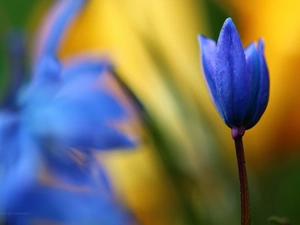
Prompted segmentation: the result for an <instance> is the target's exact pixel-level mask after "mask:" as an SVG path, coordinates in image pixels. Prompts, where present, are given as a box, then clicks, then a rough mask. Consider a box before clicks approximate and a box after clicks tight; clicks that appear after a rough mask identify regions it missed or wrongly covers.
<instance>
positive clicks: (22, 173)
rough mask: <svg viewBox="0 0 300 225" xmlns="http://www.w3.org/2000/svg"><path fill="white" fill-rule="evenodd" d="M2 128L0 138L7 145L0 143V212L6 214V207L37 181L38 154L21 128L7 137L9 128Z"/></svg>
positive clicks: (26, 133) (28, 136) (31, 140)
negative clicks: (4, 139) (4, 140)
mask: <svg viewBox="0 0 300 225" xmlns="http://www.w3.org/2000/svg"><path fill="white" fill-rule="evenodd" d="M2 128H3V127H2ZM2 128H1V136H2V135H4V136H3V137H4V138H6V142H7V143H9V145H7V144H3V142H1V154H0V155H1V160H0V167H1V170H2V171H1V174H0V183H1V188H0V211H1V212H7V211H6V209H7V206H8V205H10V204H13V203H14V202H15V201H17V200H18V199H19V196H20V195H22V193H23V191H24V189H26V188H28V187H30V186H31V185H32V183H34V182H36V180H37V179H38V170H39V169H38V168H39V160H38V155H39V153H38V151H37V148H36V145H35V143H34V142H33V139H32V137H31V136H30V135H29V133H28V132H27V131H25V130H24V129H23V128H21V126H20V128H19V127H18V129H17V130H15V129H14V132H13V133H11V135H9V136H7V134H8V133H7V132H8V131H9V129H10V128H7V127H6V128H5V129H4V130H3V129H2ZM9 133H10V132H9Z"/></svg>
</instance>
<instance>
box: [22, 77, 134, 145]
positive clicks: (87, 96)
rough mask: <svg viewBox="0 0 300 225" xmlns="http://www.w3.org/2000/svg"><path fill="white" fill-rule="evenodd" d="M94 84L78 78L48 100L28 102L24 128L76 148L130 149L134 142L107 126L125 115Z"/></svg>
mask: <svg viewBox="0 0 300 225" xmlns="http://www.w3.org/2000/svg"><path fill="white" fill-rule="evenodd" d="M96 82H97V80H96V79H95V78H94V77H90V76H87V77H84V76H82V77H78V78H77V79H73V80H72V81H69V82H67V83H66V84H65V85H63V86H62V87H61V88H60V89H59V91H58V92H57V93H55V94H53V95H52V96H50V100H49V99H47V98H46V99H44V98H40V99H39V101H34V102H31V103H30V104H28V105H29V106H27V108H26V110H25V111H24V118H25V119H24V120H25V121H27V126H28V127H30V128H31V130H32V132H33V133H35V134H36V135H38V136H39V137H51V140H52V139H53V140H58V141H61V142H62V143H64V144H65V145H69V146H71V147H75V148H98V149H107V148H108V147H111V148H116V147H126V148H127V147H132V146H133V142H132V141H131V140H129V139H128V138H127V137H126V136H125V135H122V134H120V133H119V132H117V131H116V130H115V129H114V128H112V127H111V126H110V124H109V122H111V121H112V120H115V119H125V118H126V111H124V109H123V108H122V107H121V106H120V104H119V103H118V102H117V101H116V100H115V99H114V98H112V97H111V96H110V95H108V93H105V92H104V91H101V90H100V89H99V87H97V86H96V85H95V83H96ZM51 97H52V98H51Z"/></svg>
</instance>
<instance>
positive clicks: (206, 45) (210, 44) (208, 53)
mask: <svg viewBox="0 0 300 225" xmlns="http://www.w3.org/2000/svg"><path fill="white" fill-rule="evenodd" d="M198 41H199V44H200V48H201V59H202V69H203V72H204V76H205V80H206V83H207V85H208V87H209V90H210V94H211V97H212V99H213V101H214V104H215V106H216V108H217V110H218V112H219V114H220V115H221V117H222V119H223V120H224V121H226V118H225V116H224V112H223V111H222V108H221V106H220V102H219V97H218V94H217V90H216V84H215V67H216V65H215V64H216V50H217V47H216V42H215V41H214V40H212V39H209V38H206V37H204V36H203V35H199V36H198Z"/></svg>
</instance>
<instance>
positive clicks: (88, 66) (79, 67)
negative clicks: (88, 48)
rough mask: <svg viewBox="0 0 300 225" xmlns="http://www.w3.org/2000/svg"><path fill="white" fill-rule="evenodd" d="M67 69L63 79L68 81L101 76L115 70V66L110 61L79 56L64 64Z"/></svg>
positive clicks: (63, 73) (63, 72) (64, 70)
mask: <svg viewBox="0 0 300 225" xmlns="http://www.w3.org/2000/svg"><path fill="white" fill-rule="evenodd" d="M64 65H65V67H64V69H63V71H62V75H61V76H62V79H63V80H64V81H68V80H69V79H74V78H77V77H78V76H87V75H91V76H98V77H99V76H101V75H102V74H104V72H106V71H110V70H111V69H113V66H112V65H111V64H110V63H109V62H108V60H105V59H102V58H99V57H93V56H90V55H83V56H77V57H74V58H73V59H70V60H68V62H66V63H64Z"/></svg>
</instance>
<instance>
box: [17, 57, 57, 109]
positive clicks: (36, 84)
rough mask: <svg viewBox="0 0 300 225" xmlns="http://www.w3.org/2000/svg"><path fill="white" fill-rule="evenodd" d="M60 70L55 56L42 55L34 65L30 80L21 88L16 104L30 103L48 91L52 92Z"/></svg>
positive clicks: (55, 87) (55, 86)
mask: <svg viewBox="0 0 300 225" xmlns="http://www.w3.org/2000/svg"><path fill="white" fill-rule="evenodd" d="M60 71H61V65H60V63H59V61H58V60H57V59H56V58H55V57H52V56H50V55H47V56H44V57H42V58H41V59H40V61H39V63H38V64H37V65H36V68H35V71H34V76H33V78H32V80H31V81H30V83H29V84H28V85H27V86H25V87H23V89H21V91H20V93H19V96H18V105H19V106H24V105H25V104H26V103H30V104H32V101H34V100H35V99H40V98H43V97H44V96H46V95H49V92H51V94H52V93H53V92H54V91H55V90H56V89H57V88H58V86H59V85H60ZM51 94H50V95H51Z"/></svg>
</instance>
